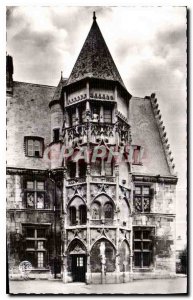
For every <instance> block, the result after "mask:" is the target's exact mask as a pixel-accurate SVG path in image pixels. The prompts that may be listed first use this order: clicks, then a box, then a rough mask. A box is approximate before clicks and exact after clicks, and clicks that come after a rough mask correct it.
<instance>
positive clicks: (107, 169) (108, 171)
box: [104, 160, 113, 176]
mask: <svg viewBox="0 0 193 300" xmlns="http://www.w3.org/2000/svg"><path fill="white" fill-rule="evenodd" d="M104 169H105V175H106V176H112V175H113V165H112V162H110V163H109V162H107V160H104Z"/></svg>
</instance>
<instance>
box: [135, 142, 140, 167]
mask: <svg viewBox="0 0 193 300" xmlns="http://www.w3.org/2000/svg"><path fill="white" fill-rule="evenodd" d="M140 151H141V147H140V146H135V148H134V150H133V164H134V165H141V155H140V154H141V153H140Z"/></svg>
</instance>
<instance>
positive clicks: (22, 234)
mask: <svg viewBox="0 0 193 300" xmlns="http://www.w3.org/2000/svg"><path fill="white" fill-rule="evenodd" d="M87 50H89V51H87ZM97 51H98V52H97ZM96 53H97V55H96ZM102 54H103V55H104V57H105V61H106V63H104V62H103V61H102V62H103V63H101V64H100V66H99V64H98V63H97V61H96V62H95V61H93V64H91V62H92V60H91V58H92V57H93V56H92V55H95V56H96V59H98V57H101V55H102ZM107 62H108V63H107ZM12 63H13V61H12V59H10V57H9V59H7V73H8V74H7V246H8V265H9V270H10V275H11V274H12V273H14V272H18V265H19V263H20V262H21V261H24V260H28V261H30V262H31V264H32V267H33V270H32V272H31V273H30V276H31V277H42V278H45V277H47V278H49V276H50V272H51V273H52V274H55V276H60V277H61V279H62V280H63V282H64V283H67V282H72V281H86V282H87V283H120V282H127V281H130V280H132V279H133V278H134V279H136V278H153V277H155V278H156V277H162V276H171V275H174V274H175V188H176V183H177V177H176V175H175V173H174V164H173V158H172V156H171V151H170V149H169V148H170V147H169V144H168V140H167V138H166V133H165V127H164V126H163V122H162V120H161V115H160V112H159V110H158V104H157V99H156V98H155V95H154V94H152V95H151V96H150V97H145V98H136V97H132V96H131V95H130V93H129V92H128V91H127V90H126V88H125V86H124V84H123V81H122V79H121V77H120V75H119V73H118V70H117V68H116V66H115V64H114V62H113V60H112V57H111V55H110V52H109V50H108V48H107V46H106V43H105V41H104V39H103V37H102V34H101V32H100V30H99V27H98V25H97V22H96V17H95V16H94V20H93V25H92V27H91V30H90V32H89V35H88V37H87V39H86V42H85V44H84V46H83V48H82V50H81V53H80V56H79V57H78V59H77V62H76V64H75V67H74V68H73V71H72V73H71V75H70V77H69V79H68V80H66V79H63V78H61V80H60V82H59V85H58V87H56V88H55V87H50V86H42V85H37V84H30V83H22V82H16V81H13V78H12V75H13V65H12ZM104 64H105V65H104ZM96 146H100V147H103V148H104V149H105V150H106V151H107V153H108V154H109V153H110V149H111V147H115V146H116V147H117V148H116V151H118V150H120V149H123V156H124V158H125V157H128V149H134V152H133V153H132V155H131V157H130V158H129V160H128V159H127V160H126V159H124V160H123V161H121V162H120V163H118V162H117V161H116V160H114V161H113V162H112V163H109V162H108V161H107V158H106V157H105V158H104V159H98V160H96V161H95V162H92V160H88V161H86V162H85V161H84V160H83V159H82V158H81V159H79V160H78V161H74V160H73V159H72V156H69V155H66V152H65V151H64V149H66V148H68V149H69V148H73V150H74V151H75V152H78V151H81V149H83V147H86V149H87V150H89V154H90V155H92V154H93V153H94V151H95V147H96ZM132 146H133V148H131V147H132ZM117 149H118V150H117ZM142 150H143V151H142ZM62 151H63V152H62ZM61 153H62V156H61ZM63 154H64V156H63ZM65 155H66V156H65ZM140 155H141V156H140ZM67 156H68V159H67V158H66V157H67ZM139 157H140V159H139Z"/></svg>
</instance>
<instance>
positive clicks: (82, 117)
mask: <svg viewBox="0 0 193 300" xmlns="http://www.w3.org/2000/svg"><path fill="white" fill-rule="evenodd" d="M78 114H79V124H81V123H83V122H86V107H85V105H80V106H79V109H78Z"/></svg>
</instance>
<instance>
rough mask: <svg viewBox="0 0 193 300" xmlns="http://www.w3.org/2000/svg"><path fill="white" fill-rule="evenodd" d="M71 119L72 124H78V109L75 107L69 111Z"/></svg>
mask: <svg viewBox="0 0 193 300" xmlns="http://www.w3.org/2000/svg"><path fill="white" fill-rule="evenodd" d="M69 121H70V126H74V125H76V109H75V108H73V109H71V111H70V113H69Z"/></svg>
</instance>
